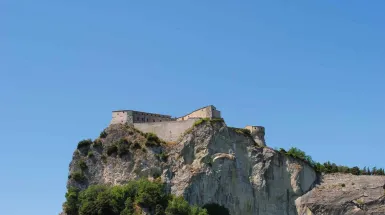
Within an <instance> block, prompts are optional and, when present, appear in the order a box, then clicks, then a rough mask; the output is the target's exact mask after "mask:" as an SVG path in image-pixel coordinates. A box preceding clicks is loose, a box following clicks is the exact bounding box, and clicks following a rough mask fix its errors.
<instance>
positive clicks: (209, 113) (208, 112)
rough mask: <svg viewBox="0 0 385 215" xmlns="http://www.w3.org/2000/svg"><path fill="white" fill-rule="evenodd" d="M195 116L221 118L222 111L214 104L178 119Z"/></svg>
mask: <svg viewBox="0 0 385 215" xmlns="http://www.w3.org/2000/svg"><path fill="white" fill-rule="evenodd" d="M193 118H221V112H220V111H219V110H217V109H216V108H215V107H214V106H213V105H209V106H206V107H203V108H199V109H198V110H195V111H193V112H191V113H189V114H186V115H184V116H182V117H179V118H177V119H176V120H177V121H183V120H188V119H193Z"/></svg>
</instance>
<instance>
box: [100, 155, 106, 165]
mask: <svg viewBox="0 0 385 215" xmlns="http://www.w3.org/2000/svg"><path fill="white" fill-rule="evenodd" d="M101 159H102V162H103V163H107V157H106V156H105V155H102V156H101Z"/></svg>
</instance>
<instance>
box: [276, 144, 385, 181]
mask: <svg viewBox="0 0 385 215" xmlns="http://www.w3.org/2000/svg"><path fill="white" fill-rule="evenodd" d="M277 151H278V152H280V153H282V154H285V155H287V156H291V157H293V158H297V159H300V160H302V161H304V162H305V163H307V164H309V165H310V166H312V167H313V168H314V170H315V171H317V172H323V173H338V172H340V173H351V174H353V175H385V172H384V169H382V168H379V169H377V168H376V167H373V168H372V170H370V168H367V167H364V168H363V169H360V168H359V167H357V166H355V167H347V166H341V165H336V164H335V163H330V161H328V162H325V163H323V164H321V163H319V162H315V161H313V159H312V158H311V157H310V156H309V155H306V153H305V152H304V151H302V150H300V149H298V148H295V147H292V148H290V149H289V151H287V152H286V151H285V150H284V149H282V148H280V149H279V150H277Z"/></svg>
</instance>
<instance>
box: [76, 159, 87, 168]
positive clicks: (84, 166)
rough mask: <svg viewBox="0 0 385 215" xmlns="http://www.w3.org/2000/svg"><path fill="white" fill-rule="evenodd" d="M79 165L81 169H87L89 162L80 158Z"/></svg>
mask: <svg viewBox="0 0 385 215" xmlns="http://www.w3.org/2000/svg"><path fill="white" fill-rule="evenodd" d="M78 167H79V168H80V169H81V170H83V171H84V170H85V169H87V164H86V162H85V161H84V160H79V161H78Z"/></svg>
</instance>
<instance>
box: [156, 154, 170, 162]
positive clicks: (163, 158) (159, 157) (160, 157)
mask: <svg viewBox="0 0 385 215" xmlns="http://www.w3.org/2000/svg"><path fill="white" fill-rule="evenodd" d="M155 156H156V157H157V158H158V159H159V160H161V161H164V162H166V161H167V159H168V155H167V154H166V153H164V152H162V153H160V154H155Z"/></svg>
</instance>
